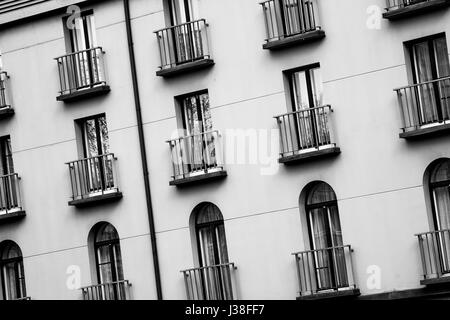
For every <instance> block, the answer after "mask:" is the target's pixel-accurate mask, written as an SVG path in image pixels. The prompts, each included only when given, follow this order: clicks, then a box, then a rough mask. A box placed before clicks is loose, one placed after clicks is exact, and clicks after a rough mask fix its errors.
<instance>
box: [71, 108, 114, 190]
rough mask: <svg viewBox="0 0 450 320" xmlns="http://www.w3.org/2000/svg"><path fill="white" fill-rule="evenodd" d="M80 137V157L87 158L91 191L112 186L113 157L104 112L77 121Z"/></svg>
mask: <svg viewBox="0 0 450 320" xmlns="http://www.w3.org/2000/svg"><path fill="white" fill-rule="evenodd" d="M79 123H80V127H81V138H82V150H83V156H82V158H84V159H87V160H86V162H85V164H86V166H87V172H88V175H87V178H88V184H89V187H90V190H91V192H93V191H96V190H103V191H104V190H106V189H111V188H113V187H114V176H113V163H112V162H113V157H112V156H111V154H110V149H109V134H108V127H107V124H106V117H105V115H104V114H102V115H98V116H94V117H91V118H86V119H83V120H81V121H79Z"/></svg>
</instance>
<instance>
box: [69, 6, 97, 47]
mask: <svg viewBox="0 0 450 320" xmlns="http://www.w3.org/2000/svg"><path fill="white" fill-rule="evenodd" d="M73 24H74V27H73V28H70V29H69V39H70V49H71V52H78V51H83V50H87V49H92V48H94V47H96V46H97V38H96V34H95V21H94V13H93V12H92V11H85V12H82V13H81V14H80V16H79V17H77V18H75V20H74V23H73Z"/></svg>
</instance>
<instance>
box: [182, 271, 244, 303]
mask: <svg viewBox="0 0 450 320" xmlns="http://www.w3.org/2000/svg"><path fill="white" fill-rule="evenodd" d="M235 270H236V267H235V265H234V263H226V264H220V265H215V266H208V267H201V268H194V269H188V270H184V271H181V272H182V273H183V275H184V284H185V287H186V295H187V299H188V300H235V299H236V293H235V291H234V290H235V287H236V286H235V276H234V271H235Z"/></svg>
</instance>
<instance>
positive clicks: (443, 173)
mask: <svg viewBox="0 0 450 320" xmlns="http://www.w3.org/2000/svg"><path fill="white" fill-rule="evenodd" d="M444 181H450V160H445V161H442V162H440V163H439V164H438V165H436V167H435V169H434V170H433V172H432V173H431V178H430V182H431V183H435V182H444Z"/></svg>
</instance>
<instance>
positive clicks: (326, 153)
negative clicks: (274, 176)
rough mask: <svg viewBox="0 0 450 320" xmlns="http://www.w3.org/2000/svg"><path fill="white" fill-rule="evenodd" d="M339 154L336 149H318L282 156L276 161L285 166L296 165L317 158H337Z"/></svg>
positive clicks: (339, 150)
mask: <svg viewBox="0 0 450 320" xmlns="http://www.w3.org/2000/svg"><path fill="white" fill-rule="evenodd" d="M340 153H341V149H340V148H338V147H333V148H326V149H320V150H315V151H311V152H305V153H299V154H294V155H291V156H283V157H281V158H280V159H279V160H278V162H279V163H282V164H285V165H291V164H297V163H300V162H306V161H310V160H313V159H317V158H325V157H331V156H337V155H339V154H340Z"/></svg>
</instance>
